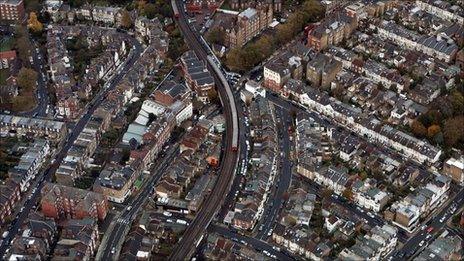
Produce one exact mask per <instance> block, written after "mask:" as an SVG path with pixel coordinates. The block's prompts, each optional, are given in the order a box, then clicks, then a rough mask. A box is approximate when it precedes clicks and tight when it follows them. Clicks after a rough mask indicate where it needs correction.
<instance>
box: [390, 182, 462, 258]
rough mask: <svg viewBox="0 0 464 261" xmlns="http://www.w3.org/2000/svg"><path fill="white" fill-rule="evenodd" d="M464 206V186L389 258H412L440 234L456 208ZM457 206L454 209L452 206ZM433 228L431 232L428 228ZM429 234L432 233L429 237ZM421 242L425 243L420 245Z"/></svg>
mask: <svg viewBox="0 0 464 261" xmlns="http://www.w3.org/2000/svg"><path fill="white" fill-rule="evenodd" d="M463 206H464V188H462V189H461V190H460V191H459V192H458V193H457V194H455V195H454V196H453V197H451V199H450V200H449V201H448V204H447V205H446V206H443V207H442V209H441V211H440V212H439V213H438V214H437V215H435V216H434V217H433V218H432V219H431V220H430V221H429V222H427V224H426V225H427V228H425V229H424V230H420V231H419V232H418V233H417V234H416V235H414V236H412V237H411V238H409V240H408V241H407V242H406V243H405V244H404V245H403V247H402V248H401V249H399V250H397V251H394V252H393V253H392V254H391V255H390V256H389V258H390V259H391V260H396V259H398V258H404V257H406V258H411V257H412V256H414V255H415V254H416V252H418V250H421V249H422V248H425V247H426V246H427V245H428V244H430V243H431V242H432V241H433V240H434V239H435V237H436V236H437V235H438V234H439V231H440V230H441V229H442V228H443V227H444V226H445V225H446V222H447V221H448V220H449V219H450V218H452V217H453V214H454V213H455V210H457V209H460V208H462V207H463ZM453 207H455V210H454V211H453V210H452V208H453ZM430 227H431V228H433V230H432V231H431V232H430V233H429V232H428V231H427V229H428V228H430ZM427 235H432V236H429V237H427ZM421 242H423V245H422V246H420V244H421Z"/></svg>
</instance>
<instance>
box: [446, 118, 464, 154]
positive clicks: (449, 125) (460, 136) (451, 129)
mask: <svg viewBox="0 0 464 261" xmlns="http://www.w3.org/2000/svg"><path fill="white" fill-rule="evenodd" d="M463 126H464V116H458V117H455V118H451V119H448V120H446V121H445V124H444V126H443V135H444V138H445V143H446V144H447V145H448V146H450V147H453V146H456V145H458V142H459V141H461V144H460V146H461V147H462V146H463V144H462V142H463V141H464V128H463Z"/></svg>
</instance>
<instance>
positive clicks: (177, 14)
mask: <svg viewBox="0 0 464 261" xmlns="http://www.w3.org/2000/svg"><path fill="white" fill-rule="evenodd" d="M171 6H172V11H173V12H174V18H176V19H179V9H177V5H176V0H171Z"/></svg>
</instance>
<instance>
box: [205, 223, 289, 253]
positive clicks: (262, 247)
mask: <svg viewBox="0 0 464 261" xmlns="http://www.w3.org/2000/svg"><path fill="white" fill-rule="evenodd" d="M209 232H216V233H218V234H220V235H222V236H224V237H225V238H228V239H231V240H232V241H235V242H240V243H242V244H244V243H245V244H246V245H248V246H251V247H253V248H254V249H256V250H258V251H260V252H262V251H267V252H269V253H270V254H272V255H274V256H275V257H276V258H275V259H277V260H295V259H294V258H293V257H292V256H291V254H290V253H288V252H287V251H285V250H284V249H280V250H278V248H274V247H273V246H272V245H270V244H269V243H267V242H265V241H263V240H259V239H256V238H253V237H247V236H244V235H240V234H237V233H235V232H232V231H230V230H228V229H227V228H225V227H222V226H218V225H211V226H210V228H209Z"/></svg>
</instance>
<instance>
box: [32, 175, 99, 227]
mask: <svg viewBox="0 0 464 261" xmlns="http://www.w3.org/2000/svg"><path fill="white" fill-rule="evenodd" d="M41 194H42V199H41V201H40V203H41V208H42V213H43V214H44V215H45V216H47V217H52V218H55V219H70V218H73V219H84V218H87V217H92V218H98V219H99V220H103V219H105V217H106V214H107V212H108V201H107V199H106V197H105V196H103V195H101V194H98V193H95V192H91V191H86V190H82V189H77V188H72V187H67V186H63V185H59V184H53V183H46V184H45V185H44V187H43V188H42V191H41Z"/></svg>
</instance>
